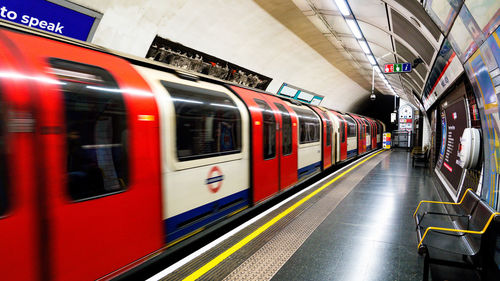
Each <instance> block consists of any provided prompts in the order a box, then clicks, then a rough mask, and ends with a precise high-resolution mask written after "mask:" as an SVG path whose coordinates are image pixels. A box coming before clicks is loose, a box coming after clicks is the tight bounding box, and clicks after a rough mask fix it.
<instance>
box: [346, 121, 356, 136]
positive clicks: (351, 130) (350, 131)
mask: <svg viewBox="0 0 500 281" xmlns="http://www.w3.org/2000/svg"><path fill="white" fill-rule="evenodd" d="M345 118H346V120H347V137H348V138H351V137H355V136H356V122H355V121H354V119H352V118H351V117H349V116H346V117H345Z"/></svg>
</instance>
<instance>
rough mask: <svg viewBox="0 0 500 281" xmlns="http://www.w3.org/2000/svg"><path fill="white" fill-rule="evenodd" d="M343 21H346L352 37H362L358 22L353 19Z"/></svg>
mask: <svg viewBox="0 0 500 281" xmlns="http://www.w3.org/2000/svg"><path fill="white" fill-rule="evenodd" d="M345 21H346V22H347V25H348V26H349V29H350V30H351V32H352V34H353V35H354V37H356V39H361V38H363V35H362V34H361V30H359V27H358V24H357V23H356V21H355V20H352V19H346V20H345Z"/></svg>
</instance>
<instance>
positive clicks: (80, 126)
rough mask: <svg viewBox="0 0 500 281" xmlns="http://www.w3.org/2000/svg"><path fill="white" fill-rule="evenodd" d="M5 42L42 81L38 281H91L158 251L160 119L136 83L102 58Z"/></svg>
mask: <svg viewBox="0 0 500 281" xmlns="http://www.w3.org/2000/svg"><path fill="white" fill-rule="evenodd" d="M8 36H9V38H11V40H13V41H15V43H16V44H17V46H18V48H19V49H21V48H22V50H23V52H24V54H25V56H26V58H27V60H28V61H29V62H30V63H31V67H32V72H31V75H33V74H35V75H42V76H44V77H46V78H47V79H39V80H36V82H34V83H33V86H34V89H36V91H37V93H36V98H35V99H36V102H37V109H38V110H39V112H38V116H37V127H38V128H39V129H37V139H38V143H37V146H36V147H37V150H39V153H40V157H41V158H40V161H41V162H40V164H39V166H38V167H37V169H39V172H40V173H41V174H40V177H39V178H37V179H38V180H39V188H43V189H44V193H43V194H42V197H39V198H37V199H38V200H42V201H45V203H46V204H45V205H44V207H46V209H43V210H41V211H42V212H44V213H45V215H44V216H45V218H46V220H45V221H44V223H43V224H42V225H41V228H42V230H43V231H45V233H46V235H43V236H41V241H42V242H41V243H43V247H44V249H46V250H45V254H46V255H45V259H47V260H48V263H49V265H50V267H49V268H47V269H46V270H47V272H46V273H45V276H46V278H47V277H48V278H50V279H51V280H89V279H96V278H99V277H102V276H104V275H106V274H108V273H111V272H112V271H114V270H117V269H119V268H120V267H122V266H125V265H127V264H129V263H131V262H133V261H134V260H136V259H137V258H139V257H142V256H145V255H147V254H149V253H151V252H152V251H154V250H156V249H158V248H160V247H161V246H162V244H163V243H162V235H161V232H162V231H161V224H159V223H158V222H159V220H160V209H161V205H160V202H159V200H158V198H159V196H160V177H159V158H158V155H159V145H158V116H157V111H156V104H155V101H154V99H153V96H152V95H151V94H150V90H149V88H148V87H147V85H146V83H145V82H144V80H143V79H142V78H141V77H140V76H139V75H138V74H137V72H135V71H134V69H133V68H132V67H131V66H130V65H129V64H128V63H127V62H125V61H124V60H121V59H119V58H116V57H113V56H110V55H106V54H103V53H99V52H95V51H92V50H88V49H83V48H80V47H76V46H71V45H67V44H64V43H60V42H55V41H50V40H48V39H44V38H39V37H33V36H27V35H23V34H18V33H9V34H8ZM29 46H33V47H29ZM35 46H36V47H35ZM83 97H85V98H83Z"/></svg>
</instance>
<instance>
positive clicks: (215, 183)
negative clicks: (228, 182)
mask: <svg viewBox="0 0 500 281" xmlns="http://www.w3.org/2000/svg"><path fill="white" fill-rule="evenodd" d="M223 180H224V175H223V174H222V171H221V170H220V169H219V167H217V166H213V167H212V169H210V172H208V177H207V179H206V182H205V183H206V184H207V186H208V189H209V190H210V191H211V192H213V193H216V192H217V191H219V189H220V188H221V186H222V181H223Z"/></svg>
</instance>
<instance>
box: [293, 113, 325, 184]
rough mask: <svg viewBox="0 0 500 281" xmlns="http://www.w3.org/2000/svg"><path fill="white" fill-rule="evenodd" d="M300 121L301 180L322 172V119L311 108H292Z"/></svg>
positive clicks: (299, 159)
mask: <svg viewBox="0 0 500 281" xmlns="http://www.w3.org/2000/svg"><path fill="white" fill-rule="evenodd" d="M291 107H292V108H293V110H294V111H295V113H296V114H297V116H298V119H299V124H298V127H299V130H298V135H299V136H298V143H299V151H298V170H297V175H298V178H299V180H303V179H305V178H307V177H309V176H312V175H314V174H317V173H319V172H320V171H321V137H322V132H321V131H322V130H321V119H320V118H319V116H318V115H317V114H316V113H315V112H314V111H313V110H312V109H310V108H309V107H306V106H297V105H292V106H291Z"/></svg>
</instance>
